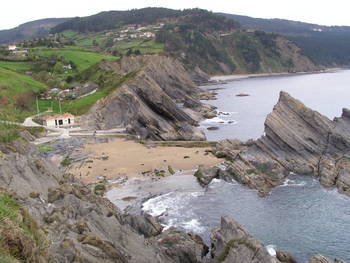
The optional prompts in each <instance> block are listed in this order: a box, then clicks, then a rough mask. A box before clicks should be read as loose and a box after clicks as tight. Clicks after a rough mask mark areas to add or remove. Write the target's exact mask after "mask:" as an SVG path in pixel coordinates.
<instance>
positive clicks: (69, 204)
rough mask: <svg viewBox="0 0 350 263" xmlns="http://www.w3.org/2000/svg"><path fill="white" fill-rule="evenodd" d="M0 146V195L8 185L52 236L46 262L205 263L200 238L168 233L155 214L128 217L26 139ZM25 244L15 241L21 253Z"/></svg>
mask: <svg viewBox="0 0 350 263" xmlns="http://www.w3.org/2000/svg"><path fill="white" fill-rule="evenodd" d="M0 149H1V154H0V167H1V169H0V193H3V189H7V190H6V194H10V195H12V196H13V197H14V198H15V199H17V200H18V202H19V203H20V204H21V205H22V206H23V207H24V208H25V209H27V211H28V212H29V214H30V215H31V216H32V217H33V219H34V220H35V221H36V222H37V224H38V227H39V228H40V229H39V230H38V231H39V232H41V233H45V235H46V237H47V240H48V242H47V243H48V255H49V258H48V257H46V259H45V258H44V259H40V260H41V261H40V262H50V260H52V261H55V262H89V263H94V262H96V263H98V262H106V263H108V262H111V263H112V262H135V263H136V262H137V263H141V262H159V263H160V262H178V263H180V262H201V260H202V256H203V255H205V254H206V252H205V251H207V247H206V246H205V244H204V243H203V241H202V240H201V239H200V238H199V237H198V236H192V235H188V234H187V233H185V232H182V231H180V230H178V229H169V230H167V231H165V232H163V233H162V232H161V231H162V227H161V225H160V224H159V223H158V222H157V221H156V220H155V219H154V218H152V217H151V216H149V215H140V216H131V215H123V214H122V213H121V212H120V211H119V209H118V208H117V207H115V206H114V205H113V204H112V203H111V202H109V201H108V200H107V199H104V198H102V197H100V196H98V195H95V194H94V193H93V191H92V189H91V188H90V187H88V186H86V185H83V184H82V183H80V182H79V181H77V180H75V179H74V178H73V177H72V176H70V175H64V176H62V175H61V174H60V172H59V171H58V170H57V168H56V167H54V166H53V165H51V164H50V163H48V162H47V161H45V160H43V159H41V158H39V157H36V156H35V154H34V153H33V151H32V150H31V147H30V145H29V144H27V143H25V142H24V141H23V140H19V141H16V142H15V143H14V144H12V145H7V146H3V145H1V147H0ZM14 150H15V151H16V152H14ZM2 241H3V240H2ZM22 244H23V243H20V242H17V243H16V242H14V243H11V244H10V245H11V246H12V248H13V250H14V251H16V249H21V247H18V248H17V247H16V246H17V245H18V246H20V245H22ZM28 247H29V246H28ZM33 249H34V248H33ZM0 258H1V255H0ZM49 259H50V260H49ZM23 260H25V258H24V259H23ZM9 262H11V261H9ZM27 262H34V261H30V260H29V261H27Z"/></svg>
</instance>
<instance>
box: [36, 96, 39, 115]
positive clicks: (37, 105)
mask: <svg viewBox="0 0 350 263" xmlns="http://www.w3.org/2000/svg"><path fill="white" fill-rule="evenodd" d="M36 111H37V117H39V101H38V96H36Z"/></svg>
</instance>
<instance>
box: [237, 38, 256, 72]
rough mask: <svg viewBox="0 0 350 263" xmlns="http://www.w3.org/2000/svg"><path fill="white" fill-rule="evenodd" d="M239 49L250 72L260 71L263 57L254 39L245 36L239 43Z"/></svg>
mask: <svg viewBox="0 0 350 263" xmlns="http://www.w3.org/2000/svg"><path fill="white" fill-rule="evenodd" d="M237 47H238V48H239V50H240V53H241V55H242V57H243V59H244V60H245V64H246V67H247V68H248V70H249V71H250V72H257V71H258V70H259V69H260V61H261V57H260V55H259V52H258V50H257V46H256V45H255V43H254V41H253V39H252V38H250V37H249V36H247V35H243V36H242V37H241V38H240V39H239V40H238V43H237Z"/></svg>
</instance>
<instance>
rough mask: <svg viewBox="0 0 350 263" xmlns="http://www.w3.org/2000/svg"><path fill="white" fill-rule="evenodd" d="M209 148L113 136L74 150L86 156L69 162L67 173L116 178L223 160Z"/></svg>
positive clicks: (85, 178) (88, 178) (91, 178)
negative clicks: (153, 144)
mask: <svg viewBox="0 0 350 263" xmlns="http://www.w3.org/2000/svg"><path fill="white" fill-rule="evenodd" d="M208 150H210V148H208V147H204V148H203V147H193V148H184V147H172V146H157V147H147V145H143V144H140V143H138V142H135V141H129V140H124V139H120V138H117V139H114V140H112V141H110V142H108V143H94V144H87V145H85V146H84V147H83V148H81V149H78V150H77V151H78V152H79V153H80V154H83V155H87V156H88V158H87V159H85V160H84V161H83V162H78V163H75V164H73V165H72V167H71V168H70V170H69V172H71V173H73V174H75V175H77V176H78V177H80V178H81V180H83V181H85V182H93V181H96V179H98V178H99V177H101V176H104V177H106V178H107V179H115V178H118V177H121V176H127V177H132V176H142V174H145V173H147V172H152V171H154V170H156V169H157V170H164V171H166V172H167V173H168V167H169V166H170V167H171V168H172V169H173V170H174V171H179V170H192V169H196V168H197V166H198V165H201V164H205V165H215V164H218V163H220V162H221V161H222V160H220V159H218V158H216V157H215V156H213V155H212V154H211V153H207V151H208Z"/></svg>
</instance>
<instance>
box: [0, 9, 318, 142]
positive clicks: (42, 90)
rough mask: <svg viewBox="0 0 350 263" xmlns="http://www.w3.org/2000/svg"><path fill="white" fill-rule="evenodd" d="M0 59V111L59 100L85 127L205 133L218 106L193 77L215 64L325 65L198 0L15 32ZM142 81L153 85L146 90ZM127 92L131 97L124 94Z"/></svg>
mask: <svg viewBox="0 0 350 263" xmlns="http://www.w3.org/2000/svg"><path fill="white" fill-rule="evenodd" d="M0 69H1V70H2V74H3V75H4V76H3V77H2V78H1V81H2V82H1V85H2V86H3V87H2V89H1V90H0V96H2V98H3V99H2V102H1V103H0V113H2V114H4V115H5V116H6V119H11V120H14V119H15V120H19V121H20V120H23V118H24V117H26V116H30V115H34V114H35V113H36V111H37V110H38V109H39V111H40V112H45V111H47V110H50V111H52V112H53V113H57V112H60V110H61V109H62V111H64V112H70V113H72V114H74V115H77V116H82V118H81V119H82V120H88V121H85V122H82V124H83V125H84V126H85V127H87V128H97V129H102V128H113V127H114V126H115V125H117V126H118V125H119V126H120V125H122V126H123V128H125V129H127V130H128V131H129V132H131V133H136V134H138V135H140V136H141V137H146V138H152V139H158V140H159V139H161V140H187V139H189V138H192V139H195V140H203V139H205V138H204V136H203V135H202V134H201V133H200V132H198V129H197V128H194V127H193V126H195V125H198V121H199V120H200V118H203V117H204V116H207V117H208V114H209V115H210V114H211V115H210V116H212V113H209V112H210V111H212V110H211V109H210V108H205V107H204V106H203V105H202V104H201V103H200V102H199V99H201V98H203V97H206V98H207V97H208V94H207V95H203V94H201V92H200V91H199V90H198V89H197V88H196V86H195V83H197V84H198V83H203V82H206V81H208V79H209V76H210V75H214V74H235V73H266V72H267V73H270V72H300V71H314V70H317V69H319V67H318V66H316V65H315V64H314V63H312V62H311V61H310V59H309V58H308V57H306V56H304V55H303V52H302V50H301V49H300V48H299V47H297V46H296V45H295V44H294V43H293V42H291V41H289V40H287V39H285V38H284V37H282V36H280V35H278V34H274V33H266V32H263V31H253V32H247V31H246V30H245V29H242V28H241V26H240V25H239V23H237V22H235V21H233V20H231V19H228V18H225V17H224V16H220V15H217V14H213V13H212V12H209V11H206V10H201V9H189V10H183V11H178V10H171V9H164V8H146V9H140V10H131V11H111V12H102V13H100V14H97V15H93V16H89V17H84V18H74V19H70V20H67V21H65V22H63V23H60V24H59V25H56V26H54V27H52V28H51V32H50V34H48V35H47V37H42V38H35V39H32V40H24V41H21V42H18V43H17V46H16V48H15V50H7V47H3V48H2V49H0ZM174 72H178V74H179V75H180V76H181V77H175V76H174ZM10 75H11V76H16V77H15V78H16V79H23V82H22V83H24V81H27V82H30V84H28V85H22V86H21V88H20V89H16V88H15V87H16V86H15V85H13V84H12V83H11V82H10V81H9V78H8V77H6V76H10ZM146 84H147V85H148V86H149V87H150V88H149V90H153V89H154V90H153V93H152V94H146V92H145V91H143V88H142V87H144V86H145V85H146ZM18 85H20V84H18ZM18 85H17V86H18ZM178 87H182V89H179V88H178ZM120 90H122V91H123V92H121V91H120ZM130 91H131V92H132V93H135V94H133V95H132V96H130V94H129V93H130ZM116 95H117V97H115V96H116ZM118 96H121V97H123V96H124V97H123V98H124V99H125V101H122V100H121V97H118ZM7 97H11V99H6V98H7ZM4 98H5V99H4ZM131 98H132V100H133V101H134V104H135V105H130V103H126V101H129V100H130V99H131ZM152 98H153V99H152ZM154 98H159V101H158V102H157V103H155V101H154V100H155V99H154ZM128 99H129V100H128ZM58 100H60V101H61V103H60V104H61V107H59V105H58V104H59V103H58ZM172 100H175V101H176V103H172V102H171V101H172ZM158 104H159V105H158ZM106 105H108V107H106ZM118 105H119V106H118ZM136 105H145V106H142V107H145V112H147V114H146V115H140V114H139V113H138V111H137V108H136ZM160 105H161V107H160ZM133 107H134V108H133ZM5 109H6V110H5ZM106 109H107V110H106ZM184 109H185V111H184ZM117 110H118V111H117ZM101 114H102V115H103V116H104V117H103V118H101V116H102V115H101ZM164 115H166V116H164ZM116 116H117V117H116ZM118 116H124V117H123V118H121V119H120V118H119V117H118ZM146 120H147V121H146ZM151 120H152V121H151ZM98 122H99V123H98ZM148 122H149V123H148ZM89 125H90V126H89ZM113 125H114V126H113ZM88 126H89V127H88ZM179 127H182V128H181V129H179Z"/></svg>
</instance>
